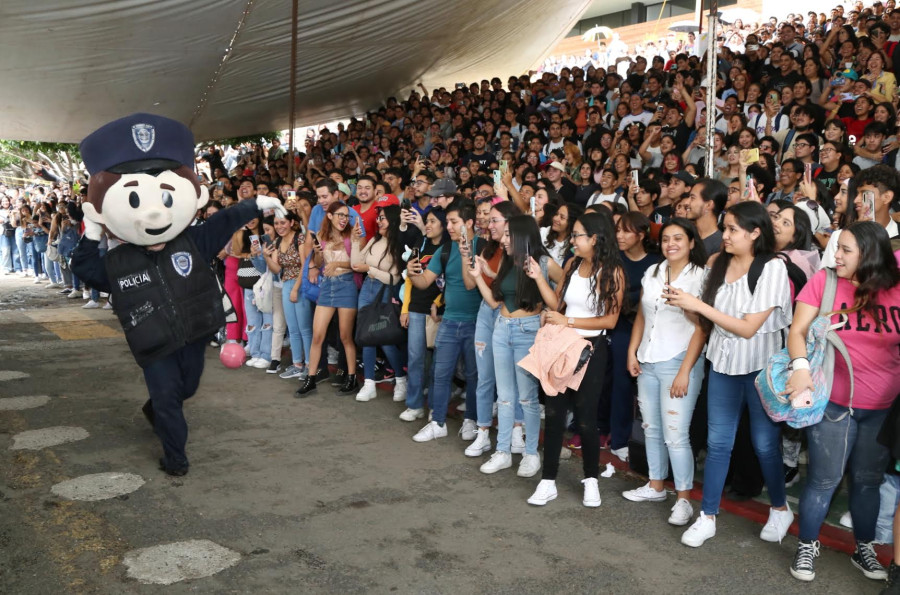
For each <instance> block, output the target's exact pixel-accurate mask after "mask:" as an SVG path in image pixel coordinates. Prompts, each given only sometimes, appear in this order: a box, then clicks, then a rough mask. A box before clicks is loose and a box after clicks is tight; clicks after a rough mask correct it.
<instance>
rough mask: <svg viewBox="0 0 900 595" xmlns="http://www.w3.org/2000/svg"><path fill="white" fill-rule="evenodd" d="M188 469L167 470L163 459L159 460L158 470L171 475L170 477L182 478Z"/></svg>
mask: <svg viewBox="0 0 900 595" xmlns="http://www.w3.org/2000/svg"><path fill="white" fill-rule="evenodd" d="M188 469H189V467H178V468H177V469H169V468H168V467H166V460H165V459H160V460H159V470H160V471H165V472H166V475H171V476H172V477H182V476H184V475H187V472H188Z"/></svg>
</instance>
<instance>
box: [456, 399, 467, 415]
mask: <svg viewBox="0 0 900 595" xmlns="http://www.w3.org/2000/svg"><path fill="white" fill-rule="evenodd" d="M456 410H457V411H459V412H460V413H465V412H466V402H465V401H463V402H462V403H460V404H459V405H457V406H456Z"/></svg>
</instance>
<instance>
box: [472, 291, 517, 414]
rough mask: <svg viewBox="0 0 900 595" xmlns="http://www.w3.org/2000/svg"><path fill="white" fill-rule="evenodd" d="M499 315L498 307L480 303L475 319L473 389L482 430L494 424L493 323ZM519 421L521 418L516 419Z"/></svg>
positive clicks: (495, 383)
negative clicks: (474, 378) (475, 366)
mask: <svg viewBox="0 0 900 595" xmlns="http://www.w3.org/2000/svg"><path fill="white" fill-rule="evenodd" d="M499 314H500V307H499V306H498V307H497V308H494V309H492V308H491V307H490V306H489V305H488V303H487V302H485V301H482V302H481V307H479V308H478V318H476V319H475V363H476V364H477V366H478V386H477V387H476V389H475V400H476V401H477V407H476V410H477V418H478V419H477V421H478V425H479V426H481V427H482V428H489V427H491V425H492V424H493V423H494V399H495V397H496V394H495V389H496V387H497V381H496V377H495V375H494V347H493V343H494V323H496V322H497V316H499ZM517 419H518V420H521V419H522V417H521V416H519V417H518V418H517Z"/></svg>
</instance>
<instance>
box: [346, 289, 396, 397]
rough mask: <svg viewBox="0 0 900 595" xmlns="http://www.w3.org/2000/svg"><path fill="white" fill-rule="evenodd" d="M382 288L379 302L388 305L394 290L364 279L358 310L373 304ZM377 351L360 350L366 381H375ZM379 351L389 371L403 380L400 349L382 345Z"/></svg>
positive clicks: (365, 348)
mask: <svg viewBox="0 0 900 595" xmlns="http://www.w3.org/2000/svg"><path fill="white" fill-rule="evenodd" d="M382 287H386V289H385V290H384V295H383V296H382V297H381V301H382V303H389V302H390V301H391V298H393V296H394V288H393V287H391V286H385V284H384V283H382V282H381V281H379V280H377V279H373V278H372V277H366V280H365V282H364V283H363V286H362V289H360V290H359V302H358V306H359V308H362V307H363V306H368V305H369V304H371V303H373V302H375V298H376V297H377V296H378V292H379V291H381V288H382ZM377 350H378V348H377V347H363V348H362V356H363V372H364V373H365V376H366V380H375V355H376V352H377ZM381 350H382V351H384V355H385V356H386V357H387V359H388V362H390V364H391V369H393V370H394V374H395V375H396V377H397V378H403V376H405V374H404V373H403V364H404V362H403V354H402V352H401V351H400V347H398V346H397V345H382V346H381Z"/></svg>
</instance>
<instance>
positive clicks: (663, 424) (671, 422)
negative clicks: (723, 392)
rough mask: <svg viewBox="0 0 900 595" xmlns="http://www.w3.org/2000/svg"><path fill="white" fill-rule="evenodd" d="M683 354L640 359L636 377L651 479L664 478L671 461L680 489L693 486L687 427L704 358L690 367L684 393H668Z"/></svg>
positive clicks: (700, 377) (698, 388) (692, 459)
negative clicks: (676, 395) (652, 360)
mask: <svg viewBox="0 0 900 595" xmlns="http://www.w3.org/2000/svg"><path fill="white" fill-rule="evenodd" d="M684 355H685V354H684V352H682V353H680V354H679V355H677V356H675V357H674V358H672V359H670V360H669V361H665V362H656V363H652V364H649V363H642V364H641V374H640V376H638V377H637V385H638V405H639V406H640V408H641V417H642V418H643V420H644V425H643V427H644V440H645V445H646V448H647V465H648V467H649V469H650V479H659V480H664V479H666V478H667V477H668V476H669V461H671V462H672V474H673V475H674V476H675V489H676V490H679V491H680V490H689V489H691V488H693V487H694V453H693V451H692V450H691V438H690V428H691V417H692V415H693V413H694V406H695V405H696V404H697V396H698V395H699V394H700V385H701V384H702V383H703V358H702V357H700V358H698V359H697V362H696V363H695V364H694V367H693V368H691V373H690V376H689V380H688V390H687V394H686V395H685V396H683V397H681V398H674V397H672V396H671V394H670V392H669V389H670V387H671V386H672V382H673V381H674V380H675V376H677V375H678V370H679V369H680V368H681V363H682V362H683V361H684ZM664 418H665V421H663V420H664Z"/></svg>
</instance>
